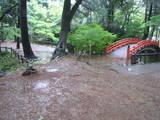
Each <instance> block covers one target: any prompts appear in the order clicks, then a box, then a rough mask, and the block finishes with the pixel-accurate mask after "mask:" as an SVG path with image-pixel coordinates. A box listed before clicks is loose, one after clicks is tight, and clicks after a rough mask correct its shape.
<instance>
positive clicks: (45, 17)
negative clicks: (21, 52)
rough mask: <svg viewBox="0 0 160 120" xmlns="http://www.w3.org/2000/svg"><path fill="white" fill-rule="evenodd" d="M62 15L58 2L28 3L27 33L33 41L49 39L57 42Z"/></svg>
mask: <svg viewBox="0 0 160 120" xmlns="http://www.w3.org/2000/svg"><path fill="white" fill-rule="evenodd" d="M44 5H45V6H44ZM61 13H62V5H61V3H60V2H56V1H54V2H53V1H52V0H47V1H45V2H43V1H41V0H32V1H30V2H29V3H28V21H29V33H30V36H31V38H33V40H36V39H37V40H44V39H51V40H55V41H57V40H58V39H57V38H56V37H54V35H55V33H59V31H60V26H59V25H57V24H59V23H60V20H61Z"/></svg>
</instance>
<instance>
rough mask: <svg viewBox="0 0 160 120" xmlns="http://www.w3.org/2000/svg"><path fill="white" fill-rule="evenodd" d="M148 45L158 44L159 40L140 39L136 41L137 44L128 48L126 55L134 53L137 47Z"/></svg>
mask: <svg viewBox="0 0 160 120" xmlns="http://www.w3.org/2000/svg"><path fill="white" fill-rule="evenodd" d="M148 45H154V46H159V42H158V41H153V40H143V41H140V42H138V43H137V45H135V46H133V47H131V48H130V50H129V53H128V57H130V56H131V55H133V54H134V53H136V52H137V51H138V50H139V49H141V48H143V47H145V46H148Z"/></svg>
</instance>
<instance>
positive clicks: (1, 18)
mask: <svg viewBox="0 0 160 120" xmlns="http://www.w3.org/2000/svg"><path fill="white" fill-rule="evenodd" d="M16 6H18V3H16V4H15V5H13V6H11V7H10V8H9V9H7V10H6V11H5V12H4V13H3V15H2V16H1V17H0V21H2V20H3V18H4V17H5V15H6V14H8V13H10V12H11V10H12V9H13V8H15V7H16Z"/></svg>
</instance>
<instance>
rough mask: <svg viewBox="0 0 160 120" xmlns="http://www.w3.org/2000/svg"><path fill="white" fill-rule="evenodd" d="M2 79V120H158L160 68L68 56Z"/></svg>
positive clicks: (0, 118) (0, 84)
mask: <svg viewBox="0 0 160 120" xmlns="http://www.w3.org/2000/svg"><path fill="white" fill-rule="evenodd" d="M35 68H36V69H37V70H38V73H36V74H32V75H29V76H25V77H24V76H22V72H23V71H19V72H16V73H12V74H10V75H8V76H6V77H3V78H0V120H40V118H41V120H42V118H43V120H159V119H160V92H159V91H160V63H154V64H148V65H135V66H125V65H124V60H123V59H116V58H113V57H109V56H99V57H98V56H96V57H83V58H81V57H76V56H71V55H68V56H65V57H62V58H59V59H56V60H54V61H52V62H49V63H47V64H44V65H38V66H36V67H35Z"/></svg>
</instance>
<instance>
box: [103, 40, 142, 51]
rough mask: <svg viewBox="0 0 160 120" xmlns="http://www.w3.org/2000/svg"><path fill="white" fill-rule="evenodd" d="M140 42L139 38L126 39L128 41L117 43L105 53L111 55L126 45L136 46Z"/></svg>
mask: <svg viewBox="0 0 160 120" xmlns="http://www.w3.org/2000/svg"><path fill="white" fill-rule="evenodd" d="M140 41H141V39H138V38H126V39H123V40H120V41H117V42H115V43H113V44H112V45H110V46H108V47H107V49H106V50H105V53H106V54H108V53H111V52H113V51H114V50H116V49H117V48H120V47H122V46H125V45H129V44H135V43H138V42H140Z"/></svg>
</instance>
